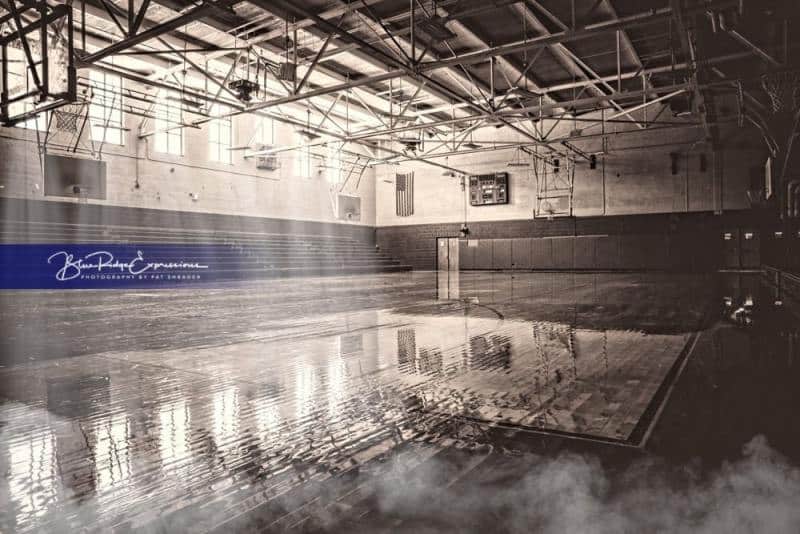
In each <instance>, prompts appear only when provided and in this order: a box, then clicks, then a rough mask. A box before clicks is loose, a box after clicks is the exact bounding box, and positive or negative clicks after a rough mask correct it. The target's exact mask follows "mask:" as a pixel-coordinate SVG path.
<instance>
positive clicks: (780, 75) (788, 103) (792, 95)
mask: <svg viewBox="0 0 800 534" xmlns="http://www.w3.org/2000/svg"><path fill="white" fill-rule="evenodd" d="M761 87H763V88H764V91H765V92H766V93H767V96H769V100H770V106H771V107H772V112H773V113H780V112H787V111H792V110H795V109H797V108H798V107H800V72H799V71H796V70H781V71H775V72H768V73H766V74H764V75H763V76H761Z"/></svg>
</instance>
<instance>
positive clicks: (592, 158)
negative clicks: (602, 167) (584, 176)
mask: <svg viewBox="0 0 800 534" xmlns="http://www.w3.org/2000/svg"><path fill="white" fill-rule="evenodd" d="M589 168H590V169H592V170H594V169H596V168H597V156H596V155H594V154H592V155H591V156H589Z"/></svg>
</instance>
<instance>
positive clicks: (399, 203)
mask: <svg viewBox="0 0 800 534" xmlns="http://www.w3.org/2000/svg"><path fill="white" fill-rule="evenodd" d="M394 183H395V191H394V198H395V211H396V214H397V215H398V216H399V217H408V216H409V215H413V214H414V173H413V172H410V173H408V174H396V175H395V180H394Z"/></svg>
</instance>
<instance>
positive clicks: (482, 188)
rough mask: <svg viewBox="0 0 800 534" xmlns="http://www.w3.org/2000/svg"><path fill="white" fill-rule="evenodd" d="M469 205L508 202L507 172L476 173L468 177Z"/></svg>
mask: <svg viewBox="0 0 800 534" xmlns="http://www.w3.org/2000/svg"><path fill="white" fill-rule="evenodd" d="M469 204H470V206H491V205H495V204H508V173H507V172H496V173H494V174H477V175H474V176H470V177H469Z"/></svg>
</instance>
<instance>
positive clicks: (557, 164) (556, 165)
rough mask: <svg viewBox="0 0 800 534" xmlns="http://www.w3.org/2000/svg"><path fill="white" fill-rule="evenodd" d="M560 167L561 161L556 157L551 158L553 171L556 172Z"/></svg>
mask: <svg viewBox="0 0 800 534" xmlns="http://www.w3.org/2000/svg"><path fill="white" fill-rule="evenodd" d="M560 168H561V161H560V160H559V159H558V158H555V159H553V172H558V171H559V170H560Z"/></svg>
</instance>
